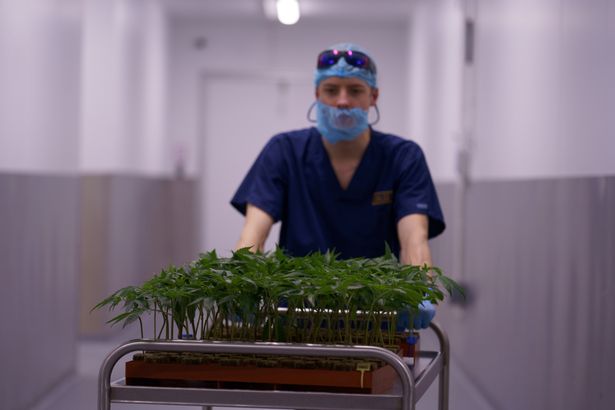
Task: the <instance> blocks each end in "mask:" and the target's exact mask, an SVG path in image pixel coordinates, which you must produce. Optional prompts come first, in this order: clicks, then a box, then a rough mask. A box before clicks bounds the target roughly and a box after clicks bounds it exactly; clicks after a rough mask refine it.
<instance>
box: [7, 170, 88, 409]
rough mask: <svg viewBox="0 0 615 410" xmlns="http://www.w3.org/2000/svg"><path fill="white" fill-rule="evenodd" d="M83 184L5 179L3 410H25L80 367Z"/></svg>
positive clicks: (34, 178)
mask: <svg viewBox="0 0 615 410" xmlns="http://www.w3.org/2000/svg"><path fill="white" fill-rule="evenodd" d="M78 222H79V183H78V180H77V178H76V177H59V176H58V177H53V176H27V175H7V174H0V232H1V233H2V234H1V235H0V270H1V272H2V274H1V277H2V286H0V312H2V314H1V315H0V329H2V331H1V332H2V338H1V341H0V363H2V366H0V380H1V381H2V382H1V383H0V408H2V409H26V408H29V406H30V404H32V403H33V402H34V401H36V400H37V399H38V398H39V397H40V396H41V395H42V394H44V393H45V392H47V391H48V390H49V389H51V388H52V387H53V386H54V385H55V384H56V383H58V382H59V381H60V380H61V379H62V378H63V377H64V376H66V375H68V374H69V373H70V372H71V371H72V370H73V368H74V367H75V349H76V344H75V343H76V335H77V286H76V283H77V265H78V253H77V249H78V239H79V229H78Z"/></svg>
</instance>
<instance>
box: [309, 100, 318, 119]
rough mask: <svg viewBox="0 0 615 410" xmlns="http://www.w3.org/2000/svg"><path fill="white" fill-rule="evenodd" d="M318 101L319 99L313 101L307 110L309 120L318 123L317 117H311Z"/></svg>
mask: <svg viewBox="0 0 615 410" xmlns="http://www.w3.org/2000/svg"><path fill="white" fill-rule="evenodd" d="M317 102H318V101H314V102H313V103H312V105H310V108H309V109H308V112H307V120H308V121H309V122H313V123H316V122H317V120H316V119H315V118H314V119H312V118H310V115H311V114H312V110H313V109H314V107H315V106H316V103H317Z"/></svg>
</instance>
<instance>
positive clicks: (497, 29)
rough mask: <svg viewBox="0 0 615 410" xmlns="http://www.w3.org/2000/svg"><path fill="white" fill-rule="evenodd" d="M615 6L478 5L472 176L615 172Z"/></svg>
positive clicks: (564, 2)
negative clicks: (614, 118) (614, 80)
mask: <svg viewBox="0 0 615 410" xmlns="http://www.w3.org/2000/svg"><path fill="white" fill-rule="evenodd" d="M614 18H615V7H613V4H612V2H609V1H604V0H590V1H584V2H574V1H568V0H558V1H556V0H551V1H546V0H543V1H539V2H536V1H529V0H526V1H507V2H498V3H493V2H487V1H482V2H480V3H479V7H478V12H477V21H478V30H477V66H476V77H477V90H476V92H477V101H478V106H477V113H476V115H477V117H476V118H477V129H476V137H475V138H476V158H475V159H476V161H475V168H474V172H475V174H476V176H477V177H481V178H506V177H515V178H525V177H551V176H570V175H601V174H613V173H615V160H614V158H615V121H614V120H613V116H612V113H611V111H612V107H613V106H615V92H614V91H615V84H614V82H613V72H615V46H614V44H615V23H614V21H615V20H614Z"/></svg>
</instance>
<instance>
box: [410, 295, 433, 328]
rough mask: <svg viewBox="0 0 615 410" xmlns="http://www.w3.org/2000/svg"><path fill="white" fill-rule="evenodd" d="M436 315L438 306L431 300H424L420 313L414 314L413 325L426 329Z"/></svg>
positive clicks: (420, 306)
mask: <svg viewBox="0 0 615 410" xmlns="http://www.w3.org/2000/svg"><path fill="white" fill-rule="evenodd" d="M435 315H436V308H435V307H434V305H433V304H432V303H431V302H430V301H428V300H424V301H423V302H422V303H421V304H420V305H419V311H418V313H417V314H416V315H414V321H413V323H412V326H413V327H414V328H415V329H426V328H427V327H429V324H430V323H431V320H432V319H433V318H434V316H435Z"/></svg>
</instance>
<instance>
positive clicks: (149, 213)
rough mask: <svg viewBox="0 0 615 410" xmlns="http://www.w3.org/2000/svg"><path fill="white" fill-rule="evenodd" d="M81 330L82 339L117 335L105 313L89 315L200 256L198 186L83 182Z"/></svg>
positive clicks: (108, 179) (130, 180)
mask: <svg viewBox="0 0 615 410" xmlns="http://www.w3.org/2000/svg"><path fill="white" fill-rule="evenodd" d="M82 185H83V188H82V192H83V207H82V221H83V222H82V226H81V229H82V236H83V238H84V240H83V246H82V250H81V266H82V271H81V285H80V287H81V303H80V305H81V306H80V329H81V334H82V335H83V336H100V335H110V334H112V333H115V332H117V331H119V328H118V329H113V328H111V327H109V326H108V325H106V324H105V321H106V320H108V319H109V318H110V317H112V315H114V314H117V313H119V311H117V312H115V313H110V312H107V311H97V312H92V313H90V309H91V308H92V306H94V305H95V304H96V303H97V302H99V301H100V300H102V299H103V298H104V297H106V296H108V295H109V294H111V293H112V292H114V291H116V290H118V289H119V288H121V287H124V286H129V285H140V284H141V283H143V282H144V281H145V280H147V279H148V278H150V277H151V276H152V275H154V274H156V273H158V272H160V270H161V269H163V268H165V267H167V266H169V265H170V264H176V265H177V264H185V263H187V262H190V261H192V260H194V259H196V257H197V256H198V250H197V248H196V243H197V238H196V232H197V223H196V222H195V219H196V217H197V216H196V211H197V210H196V207H195V204H196V196H195V195H196V185H195V183H194V182H193V181H190V180H183V179H154V178H144V177H137V176H109V175H106V176H86V177H83V178H82Z"/></svg>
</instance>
